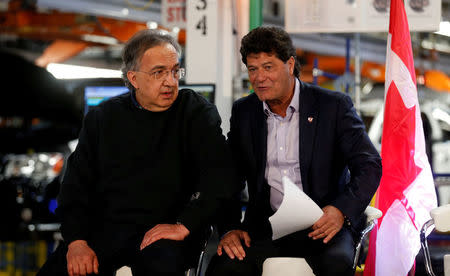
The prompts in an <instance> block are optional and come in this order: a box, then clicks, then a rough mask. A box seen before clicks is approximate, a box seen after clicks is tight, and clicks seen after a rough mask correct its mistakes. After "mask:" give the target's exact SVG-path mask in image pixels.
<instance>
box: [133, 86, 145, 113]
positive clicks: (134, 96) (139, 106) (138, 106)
mask: <svg viewBox="0 0 450 276" xmlns="http://www.w3.org/2000/svg"><path fill="white" fill-rule="evenodd" d="M130 94H131V101H132V102H133V105H134V106H135V107H136V108H138V109H144V108H143V107H142V106H141V105H140V104H139V103H138V101H137V100H136V91H134V90H132V91H131V93H130Z"/></svg>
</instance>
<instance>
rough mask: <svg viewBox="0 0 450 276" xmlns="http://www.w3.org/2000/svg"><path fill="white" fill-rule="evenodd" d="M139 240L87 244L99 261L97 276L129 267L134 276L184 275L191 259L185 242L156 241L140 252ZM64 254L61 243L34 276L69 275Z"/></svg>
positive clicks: (63, 245) (110, 275)
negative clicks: (125, 266)
mask: <svg viewBox="0 0 450 276" xmlns="http://www.w3.org/2000/svg"><path fill="white" fill-rule="evenodd" d="M141 240H142V237H141V236H139V237H129V238H127V239H120V238H118V239H115V240H110V241H109V244H106V243H104V242H101V243H98V244H96V243H95V242H92V244H89V245H90V246H91V248H92V249H93V250H94V252H95V253H96V255H97V258H98V261H99V275H101V276H112V275H114V273H115V271H116V270H117V269H119V268H120V267H122V266H124V265H127V266H130V267H131V270H132V273H133V276H144V275H145V276H148V275H151V276H154V275H155V276H157V275H161V276H163V275H164V276H180V275H184V271H185V270H186V269H187V267H189V261H188V259H189V256H190V255H191V253H189V252H188V251H189V250H188V248H187V246H186V245H185V242H184V241H181V242H180V241H172V240H159V241H157V242H155V243H153V244H151V245H149V246H147V247H146V248H144V249H143V250H140V249H139V245H140V243H141ZM88 243H89V242H88ZM66 254H67V245H66V244H64V243H62V244H60V246H59V247H58V248H57V249H56V251H55V252H53V253H52V254H51V255H50V256H49V258H48V259H47V261H46V263H45V264H44V265H43V266H42V268H41V269H40V270H39V272H38V273H37V276H63V275H68V273H67V260H66ZM92 275H97V274H92Z"/></svg>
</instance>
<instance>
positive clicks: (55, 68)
mask: <svg viewBox="0 0 450 276" xmlns="http://www.w3.org/2000/svg"><path fill="white" fill-rule="evenodd" d="M47 71H49V72H50V73H51V74H52V75H53V76H54V77H55V78H57V79H88V78H121V77H122V72H121V71H120V70H111V69H101V68H94V67H86V66H78V65H69V64H59V63H50V64H49V65H48V66H47Z"/></svg>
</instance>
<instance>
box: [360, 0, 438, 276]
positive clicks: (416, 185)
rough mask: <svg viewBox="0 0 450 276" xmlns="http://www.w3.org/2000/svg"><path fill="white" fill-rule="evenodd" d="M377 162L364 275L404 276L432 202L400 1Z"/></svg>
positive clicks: (393, 17) (395, 0)
mask: <svg viewBox="0 0 450 276" xmlns="http://www.w3.org/2000/svg"><path fill="white" fill-rule="evenodd" d="M381 157H382V164H383V176H382V178H381V182H380V186H379V188H378V191H377V195H376V199H375V207H377V208H378V209H380V210H381V211H382V212H383V217H381V218H380V219H379V220H378V223H377V225H376V227H375V228H374V229H373V230H372V232H371V234H370V243H369V254H368V256H367V258H366V265H365V269H364V275H365V276H367V275H370V276H390V275H393V276H394V275H395V276H406V275H407V274H408V272H409V271H410V270H411V268H412V266H413V265H414V260H415V257H416V255H417V253H418V252H419V250H420V237H419V233H420V229H421V228H422V225H423V224H424V223H425V222H426V221H428V220H429V219H430V215H429V211H430V210H431V209H433V208H435V207H436V206H437V200H436V192H435V188H434V181H433V175H432V173H431V168H430V164H429V162H428V157H427V155H426V152H425V137H424V132H423V126H422V119H421V116H420V109H419V102H418V97H417V87H416V75H415V71H414V60H413V54H412V48H411V37H410V35H409V27H408V19H407V17H406V13H405V6H404V4H403V1H402V0H391V8H390V20H389V34H388V42H387V55H386V83H385V107H384V122H383V136H382V142H381Z"/></svg>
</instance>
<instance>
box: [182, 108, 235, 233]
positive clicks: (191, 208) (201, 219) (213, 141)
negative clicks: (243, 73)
mask: <svg viewBox="0 0 450 276" xmlns="http://www.w3.org/2000/svg"><path fill="white" fill-rule="evenodd" d="M220 124H221V119H220V116H219V114H218V112H217V109H216V107H215V106H214V105H211V104H205V105H204V106H203V107H202V108H200V109H198V110H196V111H195V112H194V114H192V117H191V119H190V120H189V126H190V127H189V131H188V137H187V138H186V139H187V143H188V145H187V146H188V150H187V151H188V152H187V155H188V161H189V164H188V166H189V168H190V170H191V172H193V173H192V177H193V178H194V179H193V180H194V183H195V184H194V186H195V190H196V191H197V193H196V196H194V197H193V198H192V199H191V200H190V201H189V202H188V204H187V205H186V206H185V208H184V210H183V211H182V212H181V213H180V214H179V217H178V221H179V222H181V223H183V224H184V225H185V226H186V227H187V228H188V229H189V230H190V231H191V232H195V231H198V230H200V229H201V228H202V227H204V226H206V225H207V224H208V223H213V216H214V215H216V214H217V212H218V210H219V209H220V207H221V206H222V204H223V203H224V201H226V200H228V199H229V198H231V195H232V194H233V193H235V190H236V189H237V187H236V185H235V183H236V181H235V178H236V176H235V171H234V167H233V163H232V161H231V153H230V150H229V148H228V145H227V144H226V141H225V137H224V136H223V134H222V129H221V127H220Z"/></svg>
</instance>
